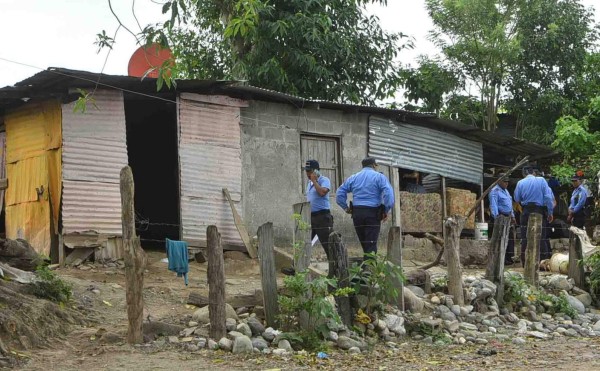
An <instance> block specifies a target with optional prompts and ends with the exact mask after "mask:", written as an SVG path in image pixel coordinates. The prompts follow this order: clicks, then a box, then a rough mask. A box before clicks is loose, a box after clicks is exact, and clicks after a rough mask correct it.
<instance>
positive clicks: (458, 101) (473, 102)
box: [441, 94, 485, 127]
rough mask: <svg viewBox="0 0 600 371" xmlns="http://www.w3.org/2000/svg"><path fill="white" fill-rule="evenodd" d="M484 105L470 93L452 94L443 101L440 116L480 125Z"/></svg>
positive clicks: (482, 118)
mask: <svg viewBox="0 0 600 371" xmlns="http://www.w3.org/2000/svg"><path fill="white" fill-rule="evenodd" d="M484 114H485V106H484V105H483V104H482V103H481V101H480V100H479V99H477V98H475V97H473V96H470V95H460V94H452V95H451V96H450V97H449V98H448V100H447V101H446V103H445V106H444V109H443V110H442V114H441V116H442V117H444V118H447V119H451V120H456V121H460V122H462V123H464V124H467V125H470V126H475V127H482V126H483V122H484Z"/></svg>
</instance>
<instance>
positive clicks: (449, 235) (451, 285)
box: [444, 215, 466, 305]
mask: <svg viewBox="0 0 600 371" xmlns="http://www.w3.org/2000/svg"><path fill="white" fill-rule="evenodd" d="M465 220H466V219H465V218H464V217H462V216H460V215H454V216H451V217H449V218H448V219H446V222H445V223H444V228H445V229H446V240H445V241H444V254H445V260H446V264H447V266H448V293H449V294H450V295H452V296H453V297H454V304H458V305H465V296H464V292H463V281H462V267H461V266H460V233H461V232H462V230H463V227H464V225H465Z"/></svg>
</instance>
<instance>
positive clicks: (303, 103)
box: [0, 67, 557, 159]
mask: <svg viewBox="0 0 600 371" xmlns="http://www.w3.org/2000/svg"><path fill="white" fill-rule="evenodd" d="M95 86H99V87H102V88H115V89H120V90H124V91H125V92H130V93H135V94H142V95H147V96H152V97H156V96H165V95H171V96H172V94H174V91H175V90H176V91H180V92H181V91H185V92H191V93H202V94H222V95H228V96H231V97H236V98H242V99H247V100H263V101H269V102H277V103H286V104H291V105H294V106H296V107H298V108H315V107H317V108H323V109H332V110H343V111H352V112H360V113H367V114H373V115H381V116H385V117H388V118H394V119H395V120H398V121H402V122H407V123H411V124H416V125H423V126H426V127H430V128H432V129H435V130H439V131H444V132H449V133H452V134H454V135H457V136H459V137H462V138H464V139H468V140H472V141H476V142H480V143H482V144H483V146H484V148H485V149H486V150H491V151H493V152H497V153H499V154H503V155H508V156H519V155H530V156H532V159H541V158H548V157H553V156H556V155H557V152H555V151H554V150H552V149H551V148H549V147H547V146H544V145H540V144H536V143H531V142H527V141H525V140H522V139H517V138H512V137H509V136H503V135H499V134H498V133H493V132H488V131H484V130H481V129H479V128H476V127H473V126H468V125H464V124H462V123H460V122H457V121H451V120H446V119H440V118H437V117H436V116H435V115H434V114H431V113H421V112H412V111H406V110H400V109H393V108H386V107H377V106H365V105H358V104H348V103H341V102H332V101H324V100H315V99H306V98H302V97H298V96H295V95H291V94H286V93H282V92H277V91H273V90H269V89H264V88H259V87H255V86H250V85H246V84H245V83H244V82H242V81H223V80H177V86H176V89H175V90H168V89H163V91H160V92H157V91H156V79H153V78H145V79H140V78H138V77H131V76H118V75H106V74H99V73H94V72H88V71H77V70H70V69H65V68H56V67H50V68H48V69H47V70H44V71H41V72H39V73H37V74H35V75H33V76H31V77H29V78H27V79H25V80H23V81H20V82H18V83H16V84H15V85H14V86H7V87H4V88H0V114H2V113H3V112H4V111H5V110H7V109H10V108H14V107H17V106H19V105H22V104H24V103H25V102H27V100H29V99H35V98H48V97H57V98H61V99H66V100H67V101H68V100H69V95H71V97H70V98H71V99H74V98H75V97H76V96H77V94H78V93H77V92H74V91H70V90H69V89H72V88H82V89H90V88H92V89H93V88H94V87H95Z"/></svg>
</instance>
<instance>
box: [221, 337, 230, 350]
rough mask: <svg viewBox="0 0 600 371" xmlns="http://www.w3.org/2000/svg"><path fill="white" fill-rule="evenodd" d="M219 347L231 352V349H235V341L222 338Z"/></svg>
mask: <svg viewBox="0 0 600 371" xmlns="http://www.w3.org/2000/svg"><path fill="white" fill-rule="evenodd" d="M219 348H220V349H223V350H226V351H228V352H230V351H231V349H233V341H231V340H229V339H227V338H221V340H219Z"/></svg>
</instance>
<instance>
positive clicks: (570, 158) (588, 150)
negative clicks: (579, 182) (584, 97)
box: [552, 96, 600, 180]
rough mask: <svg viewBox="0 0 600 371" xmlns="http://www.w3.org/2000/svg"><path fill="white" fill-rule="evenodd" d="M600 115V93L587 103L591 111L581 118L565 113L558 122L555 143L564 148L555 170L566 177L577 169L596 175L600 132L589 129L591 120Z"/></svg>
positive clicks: (598, 161) (599, 160) (599, 155)
mask: <svg viewBox="0 0 600 371" xmlns="http://www.w3.org/2000/svg"><path fill="white" fill-rule="evenodd" d="M599 116H600V96H597V97H595V98H593V99H592V100H591V101H590V102H589V103H588V113H587V114H586V115H585V116H583V117H582V118H576V117H573V116H562V117H561V118H559V119H558V120H557V122H556V129H555V137H556V139H555V140H554V142H553V143H552V147H553V148H554V149H556V150H558V151H560V152H561V154H562V156H563V160H562V162H560V163H559V164H556V165H554V166H553V167H552V172H553V173H554V174H556V175H557V176H558V177H559V178H561V179H562V180H567V179H568V178H569V177H570V176H572V175H573V174H574V173H575V171H577V170H583V172H584V173H585V174H588V175H592V176H594V177H595V176H596V175H597V174H598V172H599V171H600V133H598V132H591V131H590V130H589V122H590V120H591V119H593V118H598V117H599Z"/></svg>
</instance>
